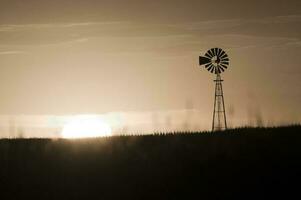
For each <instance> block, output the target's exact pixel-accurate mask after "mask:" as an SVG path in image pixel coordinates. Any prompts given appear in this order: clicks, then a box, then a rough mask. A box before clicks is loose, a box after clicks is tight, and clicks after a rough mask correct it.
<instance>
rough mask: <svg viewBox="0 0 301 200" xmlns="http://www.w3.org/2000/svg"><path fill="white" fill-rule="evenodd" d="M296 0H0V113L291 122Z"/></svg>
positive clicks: (296, 80) (298, 41)
mask: <svg viewBox="0 0 301 200" xmlns="http://www.w3.org/2000/svg"><path fill="white" fill-rule="evenodd" d="M300 8H301V1H300V0H278V1H275V0H252V1H251V0H250V1H241V0H227V1H225V0H223V1H218V0H216V1H202V0H190V1H188V0H186V1H183V0H167V1H162V0H157V1H156V0H153V1H150V0H128V1H125V0H119V1H114V0H105V1H102V0H51V1H50V0H26V1H25V0H0V114H28V115H35V114H51V115H65V114H66V115H69V114H80V113H105V112H112V111H118V112H119V111H121V112H129V111H139V112H143V111H154V110H155V111H166V110H178V109H185V108H187V107H190V108H194V109H197V110H200V111H201V113H203V117H204V118H208V119H211V116H212V108H213V106H212V104H213V92H214V90H213V89H214V84H213V81H212V80H213V78H214V77H213V75H211V74H209V73H208V72H207V71H206V70H205V69H202V68H201V67H199V66H198V56H199V55H201V54H203V53H205V51H206V50H207V49H208V48H211V47H221V48H223V49H225V50H226V51H227V53H228V54H229V56H230V60H231V63H230V67H229V70H228V71H226V72H225V73H224V74H223V75H222V77H223V78H224V80H225V81H224V92H225V103H226V108H227V111H228V114H229V115H230V117H232V118H239V119H242V120H245V119H247V118H248V117H250V115H254V116H255V115H262V117H263V118H264V120H265V121H267V122H272V121H277V122H290V121H299V122H300V121H301V114H300V113H301V107H300V106H299V104H300V102H301V68H300V64H301V62H300V56H301V11H300Z"/></svg>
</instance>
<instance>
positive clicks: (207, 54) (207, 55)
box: [205, 51, 213, 58]
mask: <svg viewBox="0 0 301 200" xmlns="http://www.w3.org/2000/svg"><path fill="white" fill-rule="evenodd" d="M205 56H206V57H207V58H212V57H213V56H210V54H209V53H208V51H207V52H206V54H205Z"/></svg>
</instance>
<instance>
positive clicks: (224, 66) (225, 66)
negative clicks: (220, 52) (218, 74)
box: [220, 64, 228, 69]
mask: <svg viewBox="0 0 301 200" xmlns="http://www.w3.org/2000/svg"><path fill="white" fill-rule="evenodd" d="M220 66H222V67H223V68H225V69H227V68H228V66H227V65H224V64H220Z"/></svg>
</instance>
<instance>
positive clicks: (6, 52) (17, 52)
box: [0, 51, 26, 55]
mask: <svg viewBox="0 0 301 200" xmlns="http://www.w3.org/2000/svg"><path fill="white" fill-rule="evenodd" d="M25 53H26V52H24V51H0V55H14V54H25Z"/></svg>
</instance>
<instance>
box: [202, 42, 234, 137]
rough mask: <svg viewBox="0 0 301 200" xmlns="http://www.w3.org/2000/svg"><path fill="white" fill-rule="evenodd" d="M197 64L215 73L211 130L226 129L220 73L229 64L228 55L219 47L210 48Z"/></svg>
mask: <svg viewBox="0 0 301 200" xmlns="http://www.w3.org/2000/svg"><path fill="white" fill-rule="evenodd" d="M199 64H200V65H204V66H205V68H206V69H207V70H208V71H209V72H211V73H214V74H215V75H216V78H215V80H214V82H215V96H214V108H213V120H212V131H218V130H225V129H227V118H226V110H225V103H224V94H223V86H222V82H223V80H222V78H221V73H222V72H224V71H225V70H226V69H227V68H228V66H229V57H228V55H227V54H226V52H225V51H223V50H222V49H220V48H212V49H210V50H208V51H207V53H206V54H205V56H200V57H199Z"/></svg>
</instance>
